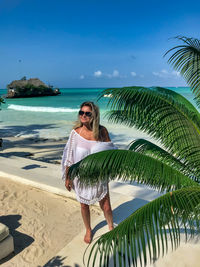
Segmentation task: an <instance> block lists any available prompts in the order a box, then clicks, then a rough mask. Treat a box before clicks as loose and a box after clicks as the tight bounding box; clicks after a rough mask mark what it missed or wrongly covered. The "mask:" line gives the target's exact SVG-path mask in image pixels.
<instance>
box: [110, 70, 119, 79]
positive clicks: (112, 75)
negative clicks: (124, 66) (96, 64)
mask: <svg viewBox="0 0 200 267" xmlns="http://www.w3.org/2000/svg"><path fill="white" fill-rule="evenodd" d="M106 76H107V77H108V78H116V77H121V76H120V75H119V71H118V70H113V73H112V74H106Z"/></svg>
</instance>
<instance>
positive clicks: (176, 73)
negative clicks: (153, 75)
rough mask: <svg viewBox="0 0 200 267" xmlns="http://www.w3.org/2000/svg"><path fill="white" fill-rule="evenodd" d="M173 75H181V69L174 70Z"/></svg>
mask: <svg viewBox="0 0 200 267" xmlns="http://www.w3.org/2000/svg"><path fill="white" fill-rule="evenodd" d="M172 75H174V76H175V77H180V76H181V74H180V71H176V70H174V71H172Z"/></svg>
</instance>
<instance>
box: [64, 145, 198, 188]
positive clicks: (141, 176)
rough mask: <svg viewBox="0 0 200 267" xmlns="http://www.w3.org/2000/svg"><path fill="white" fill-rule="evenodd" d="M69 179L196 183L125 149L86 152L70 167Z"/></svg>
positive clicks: (174, 184) (160, 185) (171, 184)
mask: <svg viewBox="0 0 200 267" xmlns="http://www.w3.org/2000/svg"><path fill="white" fill-rule="evenodd" d="M69 176H70V177H71V179H73V178H75V177H80V181H81V182H82V183H83V184H86V185H87V184H89V185H90V184H96V183H98V182H99V181H109V180H115V179H120V180H124V181H127V180H128V181H136V182H138V183H141V184H146V185H149V186H151V187H153V188H156V189H158V190H160V191H164V190H167V191H169V190H172V189H179V188H182V187H187V186H196V185H197V183H196V182H195V181H193V180H191V179H190V178H189V177H187V176H185V175H184V174H183V173H181V172H180V171H178V170H175V169H174V168H172V167H171V166H168V165H167V164H165V163H162V162H160V161H159V160H157V159H154V158H152V157H149V156H146V155H143V154H140V153H137V152H133V151H128V150H107V151H101V152H98V153H95V154H92V155H89V156H87V157H86V158H84V159H83V160H81V161H79V162H78V163H76V164H74V165H72V166H71V167H70V168H69Z"/></svg>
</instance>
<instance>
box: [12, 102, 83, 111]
mask: <svg viewBox="0 0 200 267" xmlns="http://www.w3.org/2000/svg"><path fill="white" fill-rule="evenodd" d="M8 109H13V110H19V111H31V112H51V113H56V112H64V113H68V112H77V111H79V109H74V108H60V107H59V108H53V107H34V106H22V105H14V104H10V105H8Z"/></svg>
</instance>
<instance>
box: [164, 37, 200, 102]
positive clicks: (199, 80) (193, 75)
mask: <svg viewBox="0 0 200 267" xmlns="http://www.w3.org/2000/svg"><path fill="white" fill-rule="evenodd" d="M175 38H176V39H178V40H181V41H182V42H183V43H184V45H179V46H176V47H173V48H172V49H170V50H168V51H167V52H166V53H165V55H164V56H166V55H167V54H168V53H170V52H172V51H173V52H174V51H175V52H174V53H173V54H172V55H171V56H170V58H169V59H168V62H169V63H170V64H171V65H172V66H173V67H174V69H175V70H178V71H180V73H181V75H182V76H183V77H184V78H185V79H186V81H187V83H188V84H189V86H190V87H191V90H192V91H193V93H194V94H195V96H196V99H197V101H198V104H199V103H200V40H198V39H195V38H187V37H185V36H177V37H175Z"/></svg>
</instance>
